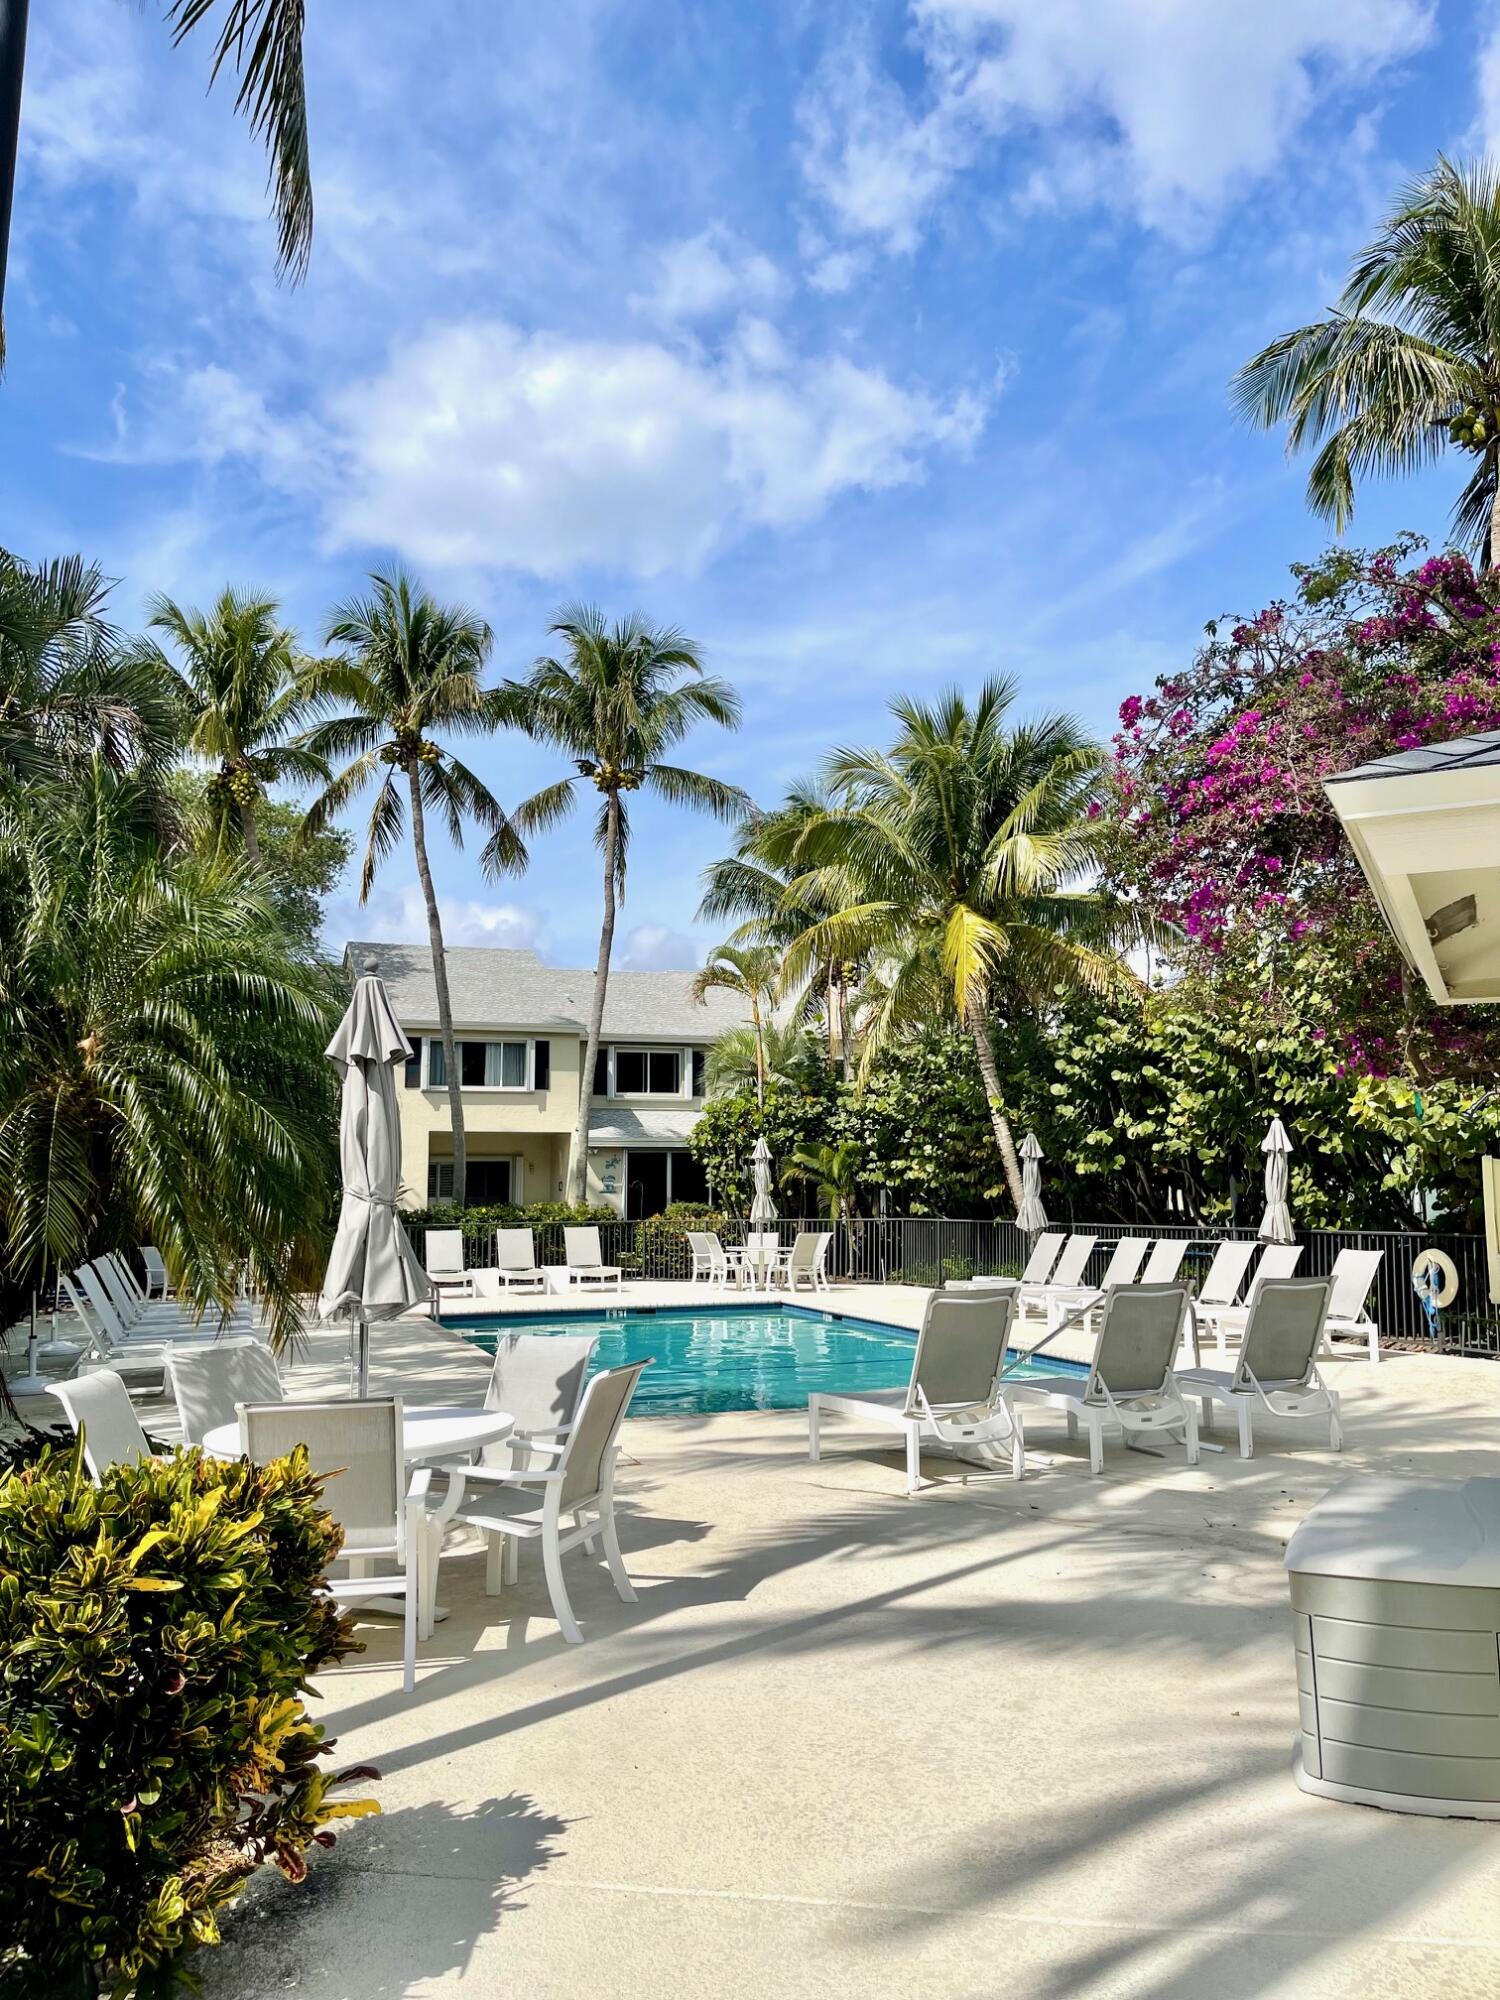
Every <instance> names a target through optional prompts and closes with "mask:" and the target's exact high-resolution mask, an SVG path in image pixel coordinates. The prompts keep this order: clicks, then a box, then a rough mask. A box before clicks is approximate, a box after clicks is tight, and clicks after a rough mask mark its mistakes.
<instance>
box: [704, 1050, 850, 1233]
mask: <svg viewBox="0 0 1500 2000" xmlns="http://www.w3.org/2000/svg"><path fill="white" fill-rule="evenodd" d="M839 1096H840V1087H839V1086H838V1085H837V1084H836V1083H835V1082H834V1080H833V1078H832V1077H831V1076H829V1075H827V1074H826V1073H825V1074H824V1075H822V1076H821V1077H818V1076H813V1077H810V1078H809V1081H808V1084H807V1085H806V1086H805V1087H804V1088H803V1089H800V1090H798V1089H795V1088H793V1087H791V1086H789V1085H787V1084H784V1083H769V1084H767V1086H766V1103H765V1109H764V1111H761V1110H760V1109H759V1108H758V1107H757V1105H756V1102H755V1092H754V1091H753V1090H745V1091H736V1092H735V1093H734V1094H733V1095H731V1096H725V1097H712V1098H710V1099H709V1101H708V1103H707V1104H705V1105H704V1107H703V1115H702V1116H701V1117H700V1118H699V1120H698V1122H697V1124H695V1125H694V1127H693V1129H692V1132H691V1134H690V1135H689V1138H688V1145H689V1147H690V1148H691V1150H692V1154H693V1157H694V1159H696V1160H699V1161H701V1162H702V1165H703V1169H704V1171H705V1172H706V1173H707V1175H708V1184H709V1187H710V1188H711V1189H712V1191H713V1194H714V1197H715V1199H716V1200H717V1201H718V1202H720V1203H721V1204H722V1205H723V1206H724V1207H725V1208H727V1209H730V1210H732V1211H734V1212H736V1213H738V1214H741V1215H743V1214H744V1212H745V1210H746V1208H747V1207H748V1206H749V1203H750V1193H751V1185H750V1154H751V1152H752V1150H753V1148H754V1146H755V1140H756V1135H757V1134H758V1133H760V1132H762V1131H764V1133H765V1135H766V1144H767V1145H768V1146H769V1147H770V1148H771V1158H772V1160H773V1162H774V1163H775V1164H776V1165H777V1166H778V1167H779V1166H780V1164H781V1162H782V1161H783V1160H786V1159H789V1158H790V1157H791V1155H792V1154H793V1153H795V1152H798V1151H800V1150H801V1149H802V1148H803V1147H805V1146H815V1145H818V1144H820V1143H821V1142H823V1141H824V1140H826V1139H827V1138H828V1136H829V1132H830V1129H831V1128H830V1122H829V1121H830V1119H831V1118H832V1116H833V1111H834V1106H835V1105H836V1104H837V1103H838V1101H839Z"/></svg>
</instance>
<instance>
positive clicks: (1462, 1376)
mask: <svg viewBox="0 0 1500 2000" xmlns="http://www.w3.org/2000/svg"><path fill="white" fill-rule="evenodd" d="M661 1289H663V1290H664V1291H667V1292H668V1293H669V1294H670V1296H669V1297H668V1298H665V1299H662V1300H659V1301H657V1300H653V1301H652V1302H654V1303H663V1304H665V1303H671V1304H680V1303H681V1300H682V1297H683V1293H682V1290H681V1289H680V1288H676V1287H666V1288H661ZM645 1291H646V1288H639V1292H638V1295H644V1293H645ZM837 1296H838V1295H835V1297H837ZM855 1296H856V1295H855V1294H853V1293H852V1292H850V1291H845V1292H844V1294H843V1300H846V1301H848V1303H847V1304H846V1305H844V1307H843V1309H845V1310H848V1311H850V1312H851V1313H857V1314H858V1316H860V1317H865V1316H872V1317H873V1316H876V1315H875V1313H874V1311H873V1303H874V1302H873V1300H872V1298H871V1294H870V1292H869V1291H868V1290H866V1289H865V1288H861V1289H860V1292H859V1293H858V1294H857V1296H858V1299H859V1303H858V1305H857V1306H856V1305H855V1304H854V1303H853V1299H854V1297H855ZM907 1298H908V1300H909V1301H910V1305H911V1309H912V1310H913V1311H919V1310H920V1294H907ZM622 1302H623V1303H626V1304H628V1303H631V1302H632V1294H631V1293H630V1292H627V1294H626V1296H625V1299H624V1301H622ZM551 1303H552V1302H550V1301H549V1310H550V1306H551ZM824 1303H830V1302H829V1301H824ZM833 1309H834V1310H838V1309H839V1305H834V1306H833ZM342 1346H343V1343H342V1341H341V1339H339V1338H338V1337H337V1336H330V1335H321V1334H320V1335H316V1336H314V1337H313V1339H312V1340H311V1342H310V1344H309V1353H308V1358H307V1359H306V1360H305V1361H304V1362H302V1363H300V1364H299V1365H297V1366H296V1367H295V1368H294V1369H293V1371H292V1375H291V1381H290V1386H291V1388H292V1391H293V1393H294V1394H296V1393H302V1394H312V1393H316V1392H317V1391H318V1390H319V1389H321V1388H324V1387H329V1386H333V1385H334V1384H335V1383H336V1382H338V1381H339V1380H340V1378H341V1373H342V1366H343V1359H342ZM373 1353H374V1357H375V1379H374V1382H373V1384H372V1386H374V1387H375V1388H377V1389H379V1388H387V1389H394V1388H399V1389H400V1390H401V1392H402V1393H403V1394H404V1395H405V1396H406V1397H407V1398H408V1400H409V1401H412V1402H419V1401H428V1400H430V1401H434V1402H436V1401H462V1400H469V1399H471V1398H472V1399H477V1397H478V1395H479V1394H480V1393H481V1391H482V1388H483V1383H484V1380H485V1375H486V1369H487V1364H486V1362H485V1360H484V1358H483V1357H482V1356H481V1355H479V1354H478V1353H477V1352H476V1351H475V1350H473V1349H472V1348H470V1347H467V1346H466V1345H465V1344H464V1343H462V1342H461V1341H460V1340H458V1339H457V1338H455V1337H454V1336H453V1335H451V1334H447V1333H442V1332H439V1331H438V1330H436V1329H434V1328H433V1327H432V1326H430V1325H428V1324H425V1323H416V1322H408V1323H403V1324H401V1325H400V1326H397V1327H392V1328H389V1329H384V1330H380V1331H377V1333H376V1336H375V1340H374V1343H373ZM1329 1372H1330V1374H1331V1376H1332V1378H1333V1380H1334V1382H1335V1385H1336V1386H1337V1387H1338V1388H1340V1389H1341V1390H1342V1391H1343V1393H1344V1396H1345V1414H1346V1423H1347V1431H1348V1448H1347V1449H1346V1450H1345V1452H1344V1453H1343V1454H1342V1455H1341V1456H1340V1455H1335V1454H1333V1453H1330V1452H1329V1451H1328V1449H1327V1447H1326V1445H1325V1444H1323V1443H1320V1442H1317V1441H1316V1438H1317V1432H1316V1430H1315V1429H1313V1428H1312V1427H1285V1428H1281V1427H1277V1426H1274V1425H1273V1426H1270V1427H1268V1435H1267V1436H1266V1438H1265V1440H1264V1442H1263V1443H1262V1441H1261V1440H1260V1439H1259V1437H1258V1439H1257V1443H1258V1446H1259V1448H1260V1453H1261V1455H1259V1456H1257V1457H1256V1458H1255V1459H1253V1460H1251V1461H1249V1462H1248V1463H1244V1462H1241V1461H1240V1460H1239V1459H1238V1458H1237V1457H1234V1456H1232V1455H1230V1454H1228V1453H1226V1454H1224V1455H1222V1456H1208V1457H1205V1459H1204V1460H1203V1462H1202V1463H1201V1464H1200V1465H1199V1466H1198V1467H1196V1468H1189V1467H1187V1466H1186V1465H1185V1463H1184V1462H1183V1461H1182V1459H1181V1458H1180V1457H1171V1456H1169V1457H1167V1458H1165V1459H1154V1458H1148V1457H1144V1456H1139V1455H1137V1454H1134V1453H1132V1454H1129V1455H1127V1454H1125V1453H1124V1452H1122V1451H1121V1450H1120V1449H1119V1448H1118V1446H1113V1447H1111V1448H1109V1449H1108V1451H1107V1453H1106V1459H1105V1474H1104V1476H1103V1477H1102V1478H1100V1479H1097V1480H1095V1479H1091V1478H1090V1477H1089V1475H1088V1470H1087V1460H1086V1457H1085V1456H1084V1447H1083V1445H1082V1444H1081V1443H1080V1444H1069V1443H1068V1442H1067V1440H1066V1437H1065V1434H1064V1430H1063V1425H1062V1421H1061V1419H1060V1418H1058V1419H1057V1420H1056V1421H1048V1420H1047V1419H1045V1418H1042V1417H1035V1418H1033V1419H1032V1420H1031V1422H1030V1423H1029V1425H1028V1430H1029V1436H1030V1442H1031V1444H1032V1446H1033V1448H1034V1451H1035V1455H1036V1458H1035V1469H1034V1470H1033V1471H1032V1472H1030V1473H1029V1474H1028V1477H1027V1479H1026V1480H1025V1481H1024V1482H1023V1483H1022V1484H1020V1485H1014V1484H1012V1483H1011V1482H1010V1481H1008V1480H998V1481H995V1480H983V1481H980V1480H975V1481H972V1482H971V1483H968V1484H964V1483H962V1476H961V1470H960V1468H958V1467H957V1466H955V1465H954V1464H952V1463H951V1462H949V1463H945V1462H944V1461H942V1460H941V1459H936V1458H934V1459H931V1460H929V1461H928V1467H927V1469H928V1470H929V1471H930V1472H931V1473H932V1474H933V1476H934V1478H935V1479H938V1480H940V1481H941V1482H942V1483H941V1484H939V1485H937V1486H935V1487H934V1488H933V1489H932V1490H930V1491H928V1492H926V1493H924V1494H923V1495H922V1496H920V1497H919V1498H917V1499H915V1500H908V1499H906V1497H905V1494H904V1490H903V1483H902V1477H901V1472H900V1469H899V1460H898V1456H897V1454H896V1453H895V1452H894V1451H892V1450H890V1449H888V1448H886V1447H885V1444H884V1442H883V1441H882V1440H881V1439H879V1438H877V1437H874V1436H865V1435H863V1434H859V1433H855V1432H853V1431H848V1432H844V1431H840V1430H836V1429H835V1428H834V1426H833V1425H830V1426H829V1429H828V1433H827V1438H826V1451H825V1457H824V1460H823V1462H822V1463H821V1464H819V1465H816V1466H814V1465H811V1464H809V1463H808V1462H807V1458H806V1425H805V1420H804V1419H803V1418H802V1417H800V1416H799V1415H798V1414H797V1413H794V1412H780V1413H770V1414H761V1413H743V1414H730V1415H723V1416H713V1417H654V1418H650V1419H642V1420H636V1421H633V1422H631V1423H630V1424H629V1425H628V1426H627V1430H626V1434H625V1450H626V1452H627V1453H628V1462H627V1463H623V1464H622V1468H621V1478H620V1490H621V1495H622V1508H621V1540H622V1543H623V1546H624V1550H625V1557H626V1562H627V1564H628V1566H629V1568H630V1570H631V1573H632V1575H633V1577H634V1579H635V1583H636V1588H637V1591H638V1593H639V1602H638V1603H636V1604H633V1605H629V1604H623V1603H621V1602H620V1601H619V1600H618V1599H617V1598H616V1597H615V1596H614V1594H613V1591H612V1590H611V1588H610V1586H609V1583H608V1579H607V1577H606V1576H605V1574H604V1572H603V1569H602V1566H598V1567H595V1566H593V1565H590V1563H589V1562H588V1561H587V1559H586V1558H582V1557H580V1556H574V1557H570V1558H568V1559H567V1560H568V1565H569V1580H570V1589H571V1590H572V1593H573V1601H574V1606H575V1609H576V1611H577V1613H578V1615H579V1618H580V1621H581V1622H582V1624H583V1628H584V1631H585V1634H586V1635H587V1638H586V1643H585V1644H583V1645H582V1646H576V1647H569V1646H565V1645H564V1644H563V1643H562V1641H561V1640H560V1638H559V1637H558V1634H557V1628H556V1626H555V1624H554V1622H553V1620H552V1617H551V1613H550V1609H549V1606H548V1603H547V1598H546V1593H545V1589H544V1587H543V1585H542V1580H541V1576H540V1565H539V1563H537V1562H536V1561H535V1559H534V1556H533V1554H532V1552H527V1553H525V1554H523V1557H522V1565H521V1579H520V1583H519V1585H518V1586H517V1587H516V1588H515V1589H514V1590H512V1591H510V1592H508V1593H507V1595H506V1596H505V1597H502V1598H499V1599H489V1598H486V1597H485V1595H484V1593H483V1567H484V1565H483V1558H482V1556H481V1555H480V1554H479V1552H478V1550H477V1548H476V1549H474V1550H472V1551H468V1552H464V1551H455V1552H453V1553H451V1554H450V1555H449V1556H448V1557H447V1558H446V1559H445V1562H444V1566H443V1576H442V1583H441V1586H440V1596H441V1598H442V1600H443V1601H444V1602H445V1603H446V1604H447V1605H448V1607H449V1608H450V1611H451V1616H450V1618H449V1620H448V1621H447V1623H445V1624H443V1625H440V1626H439V1628H438V1630H437V1633H436V1636H435V1638H434V1639H433V1640H432V1641H431V1642H430V1643H428V1644H426V1645H424V1646H422V1647H420V1648H419V1652H418V1685H417V1690H416V1693H415V1695H414V1696H412V1697H410V1698H403V1696H402V1694H401V1691H400V1677H399V1668H398V1664H397V1662H398V1641H397V1635H396V1632H395V1630H394V1628H393V1626H392V1625H390V1624H389V1623H379V1622H376V1621H373V1620H372V1621H370V1622H368V1623H363V1624H362V1625H361V1627H360V1636H361V1637H362V1638H363V1639H365V1640H366V1641H367V1643H368V1650H367V1651H366V1653H365V1654H363V1655H362V1656H358V1657H356V1658H354V1659H352V1660H350V1661H349V1662H348V1663H347V1665H346V1666H345V1667H343V1668H341V1669H339V1670H338V1671H336V1672H333V1673H330V1674H328V1675H326V1676H324V1677H323V1678H322V1680H321V1682H320V1684H319V1693H320V1694H321V1696H322V1697H323V1701H322V1706H321V1710H320V1714H321V1717H322V1719H323V1720H324V1721H325V1722H326V1725H327V1727H328V1729H329V1731H330V1733H331V1734H335V1735H337V1737H338V1739H339V1743H338V1751H337V1756H336V1761H337V1762H341V1763H343V1762H356V1761H358V1762H365V1761H368V1762H371V1763H373V1764H375V1765H376V1766H377V1767H378V1768H379V1770H380V1772H381V1777H380V1780H379V1782H378V1783H377V1784H375V1785H373V1786H371V1787H369V1788H368V1789H369V1790H371V1791H373V1793H374V1794H375V1795H376V1796H378V1797H379V1798H380V1799H381V1801H382V1803H383V1806H384V1815H383V1817H381V1818H379V1819H374V1820H369V1821H364V1822H360V1823H357V1824H355V1825H352V1826H351V1827H350V1828H349V1829H348V1830H347V1831H345V1832H344V1833H343V1834H342V1835H341V1837H340V1840H339V1844H338V1846H337V1848H336V1849H334V1850H333V1852H331V1853H329V1854H323V1855H319V1856H317V1857H316V1858H315V1859H314V1861H313V1863H312V1871H311V1876H310V1880H309V1881H308V1883H307V1884H306V1885H304V1886H303V1887H302V1888H300V1889H293V1888H291V1887H289V1886H288V1885H287V1884H285V1883H283V1882H282V1881H281V1880H280V1878H278V1877H275V1876H274V1875H271V1874H269V1873H268V1874H267V1875H266V1876H265V1877H264V1878H263V1879H261V1880H258V1881H257V1882H256V1883H255V1884H254V1885H253V1886H252V1888H251V1890H250V1891H249V1892H248V1894H247V1895H246V1897H245V1898H244V1900H243V1902H242V1904H241V1905H240V1907H239V1909H238V1910H237V1911H236V1912H235V1913H233V1914H232V1915H231V1916H230V1917H229V1918H228V1920H227V1922H226V1926H225V1930H226V1942H225V1945H224V1947H223V1948H222V1949H221V1950H219V1951H217V1952H212V1953H207V1954H204V1955H203V1956H202V1957H201V1958H200V1960H199V1963H198V1967H197V1969H198V1970H199V1972H200V1973H201V1975H202V1977H203V1979H204V1982H205V1989H206V1992H207V1994H208V1996H209V2000H270V1996H273V1995H277V1994H281V1993H293V1992H294V1993H296V1994H298V1995H299V1996H301V2000H388V1996H389V1997H390V2000H394V1996H412V2000H447V1996H451V1995H457V1994H460V1993H462V1994H464V1995H466V1996H467V1995H474V1996H476V2000H488V1996H495V2000H500V1996H511V1995H517V1994H520V1995H527V1996H537V2000H563V1996H567V2000H578V1997H579V1996H584V2000H640V1996H652V2000H679V1996H680V2000H688V1996H692V2000H704V1997H705V1996H711V2000H717V1996H734V1997H735V2000H739V1996H755V2000H760V1996H766V2000H781V1996H803V1995H807V1996H812V1995H820V1996H838V1997H839V2000H842V1996H846V1995H847V1996H854V1995H859V1996H877V2000H887V1996H889V2000H897V1996H901V2000H906V1996H912V1995H916V1994H919V1993H922V1994H925V1993H933V1994H939V1995H942V1996H944V2000H989V1996H998V1995H1012V1994H1014V1995H1018V1996H1025V2000H1064V1996H1069V2000H1071V1996H1085V2000H1095V1996H1097V2000H1115V1996H1147V1995H1149V1996H1152V2000H1160V1997H1161V1996H1168V1997H1169V2000H1202V1997H1203V1996H1209V1997H1210V2000H1221V1996H1222V2000H1234V1996H1240V1995H1244V1996H1250V1995H1255V1996H1261V1995H1275V1996H1302V1995H1308V1996H1312V1995H1318V1996H1340V1997H1341V1996H1346V1995H1347V1996H1354V1995H1359V1996H1386V1995H1390V1996H1396V1995H1400V1996H1402V2000H1420V1996H1425V1995H1429V1994H1430V1995H1438V1994H1441V1995H1444V1996H1446V2000H1453V1997H1454V1996H1468V1995H1488V1994H1500V1827H1496V1826H1493V1825H1478V1824H1472V1823H1464V1822H1458V1821H1449V1822H1442V1821H1431V1820H1422V1819H1417V1818H1406V1817H1398V1816H1393V1815H1386V1814H1381V1813H1376V1812H1373V1811H1368V1810H1364V1809H1361V1808H1357V1807H1350V1806H1343V1805H1335V1804H1330V1803H1327V1802H1324V1801H1319V1800H1314V1799H1311V1798H1307V1797H1305V1796H1304V1795H1303V1794H1301V1793H1300V1792H1298V1791H1297V1790H1296V1788H1295V1787H1294V1785H1293V1783H1292V1779H1291V1775H1290V1752H1291V1744H1292V1737H1293V1733H1294V1730H1295V1728H1296V1723H1297V1703H1296V1685H1295V1678H1294V1673H1293V1663H1292V1643H1291V1633H1290V1621H1289V1613H1288V1610H1287V1600H1286V1585H1285V1578H1284V1575H1283V1572H1282V1568H1281V1555H1282V1550H1283V1547H1284V1545H1285V1542H1286V1540H1287V1537H1288V1536H1289V1534H1290V1532H1291V1530H1292V1528H1293V1527H1294V1526H1295V1524H1296V1522H1297V1521H1298V1520H1299V1519H1300V1518H1301V1517H1302V1515H1303V1514H1304V1513H1305V1512H1306V1511H1307V1509H1308V1507H1309V1506H1310V1505H1311V1504H1312V1503H1313V1501H1314V1500H1316V1499H1317V1498H1319V1497H1320V1496H1321V1494H1322V1493H1323V1492H1324V1491H1326V1490H1327V1488H1328V1487H1329V1486H1330V1485H1331V1484H1333V1483H1334V1482H1335V1481H1336V1480H1337V1479H1338V1478H1340V1477H1342V1476H1344V1475H1346V1474H1347V1473H1352V1472H1357V1471H1360V1470H1367V1469H1379V1470H1381V1471H1385V1472H1397V1473H1400V1472H1412V1473H1425V1474H1429V1475H1430V1474H1433V1473H1438V1474H1441V1475H1442V1476H1451V1477H1454V1478H1459V1477H1463V1476H1465V1475H1468V1474H1472V1473H1476V1472H1481V1471H1484V1472H1490V1473H1494V1472H1496V1471H1500V1450H1497V1446H1500V1367H1496V1366H1495V1365H1493V1364H1490V1363H1483V1362H1476V1361H1462V1360H1450V1359H1446V1358H1438V1357H1430V1356H1394V1357H1392V1358H1391V1359H1389V1360H1387V1361H1386V1362H1385V1363H1383V1364H1382V1365H1381V1366H1380V1367H1379V1368H1372V1367H1370V1366H1369V1365H1368V1364H1367V1363H1364V1362H1361V1361H1355V1360H1348V1361H1340V1362H1338V1363H1335V1364H1332V1365H1331V1367H1330V1371H1329ZM142 1415H143V1419H144V1420H145V1422H146V1423H147V1426H148V1428H150V1429H153V1430H156V1431H158V1432H159V1433H160V1434H162V1435H166V1434H167V1433H168V1431H169V1429H170V1425H169V1424H168V1422H167V1421H166V1418H165V1413H164V1410H163V1409H162V1406H150V1405H148V1406H146V1407H145V1408H144V1409H143V1412H142ZM1215 1436H1216V1437H1217V1438H1219V1439H1223V1438H1224V1436H1225V1434H1224V1433H1222V1432H1220V1433H1216V1434H1215Z"/></svg>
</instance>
